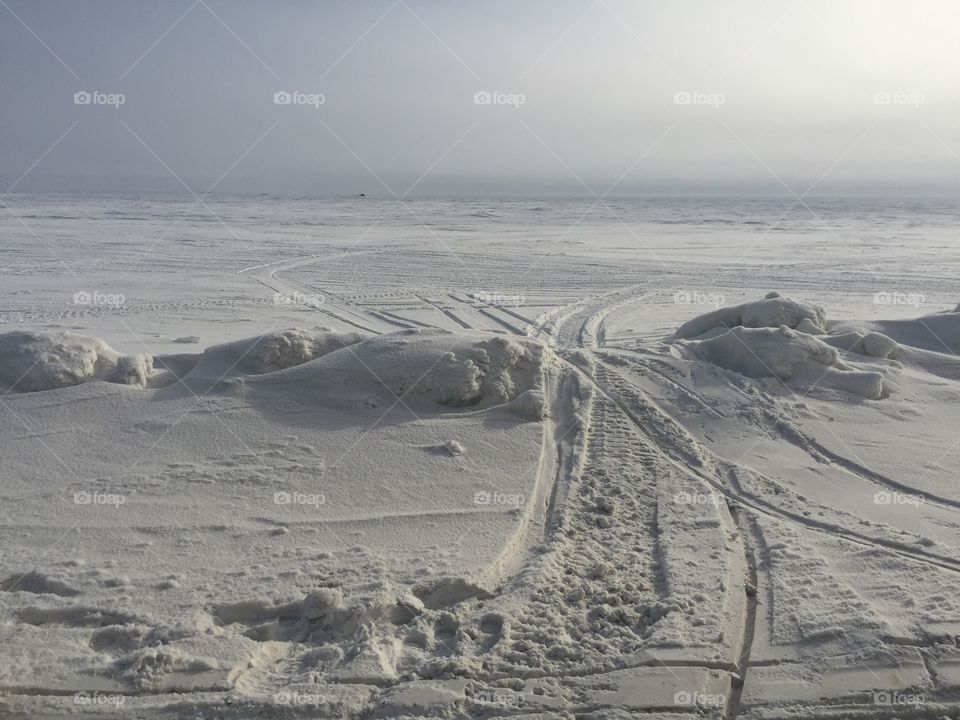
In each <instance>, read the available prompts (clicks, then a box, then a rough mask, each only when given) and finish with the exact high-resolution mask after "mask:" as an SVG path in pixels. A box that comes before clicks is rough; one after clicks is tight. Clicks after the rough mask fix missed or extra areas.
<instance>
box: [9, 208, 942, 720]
mask: <svg viewBox="0 0 960 720" xmlns="http://www.w3.org/2000/svg"><path fill="white" fill-rule="evenodd" d="M5 202H6V203H7V204H8V205H9V208H10V212H8V213H5V214H4V215H3V216H0V233H2V235H0V238H2V239H0V242H2V257H0V282H2V285H0V287H2V298H3V304H2V306H0V321H2V325H0V332H2V333H4V334H3V335H0V393H2V397H0V416H2V417H3V422H2V423H0V449H2V454H0V473H2V476H0V479H2V484H0V499H2V504H0V508H2V509H0V518H2V527H0V547H2V548H3V552H2V554H0V693H2V695H0V703H2V705H0V714H4V715H12V716H14V717H16V716H18V715H19V716H23V717H30V718H61V717H83V716H88V715H89V716H116V717H132V716H139V717H156V718H159V717H169V718H173V717H226V718H230V717H234V718H247V717H364V718H402V717H409V718H423V717H512V718H531V719H532V718H556V717H559V718H563V717H582V718H620V717H628V716H636V715H637V714H641V715H642V716H643V717H650V718H671V719H673V720H682V719H684V718H692V717H716V718H720V717H741V718H832V717H862V718H878V717H879V718H894V717H897V718H900V717H924V718H925V717H931V718H933V717H951V716H954V715H956V714H957V713H958V712H960V648H958V638H960V486H958V484H957V470H958V467H960V463H958V461H957V453H958V452H960V450H957V449H956V445H957V444H958V441H957V438H956V427H957V417H958V407H960V360H958V358H957V356H956V353H957V351H958V350H960V312H955V308H956V305H957V302H958V301H960V287H958V282H957V280H956V278H957V275H958V270H960V253H958V250H957V246H956V240H955V231H954V229H953V228H952V227H951V222H952V218H953V217H955V211H956V208H955V207H953V206H951V205H949V204H946V203H931V202H926V203H921V202H912V203H908V202H893V201H891V202H886V201H849V202H838V201H834V202H832V203H826V202H821V203H819V204H818V203H814V202H810V203H809V204H810V207H809V208H800V209H795V210H794V211H793V212H791V213H788V214H787V215H786V216H785V215H784V213H785V211H786V210H787V209H788V208H789V207H790V205H791V203H790V202H785V201H774V200H757V201H731V200H722V201H720V200H717V201H707V200H659V201H626V200H623V201H613V200H610V201H606V202H607V203H608V205H609V206H607V205H606V204H601V205H596V206H594V203H593V202H592V201H590V202H587V201H556V200H543V201H509V202H507V201H494V200H475V201H439V200H438V201H416V202H410V203H395V202H392V201H387V200H373V199H354V200H329V201H293V200H279V199H276V198H268V197H262V198H208V199H207V200H206V203H207V207H203V206H197V205H194V204H193V203H192V201H189V200H183V201H177V200H173V199H170V198H159V197H147V198H133V197H32V196H23V195H21V196H11V197H8V198H7V199H5ZM591 206H593V207H591ZM771 291H776V292H778V293H779V295H780V296H779V297H777V296H775V295H770V296H769V297H768V293H770V292H771ZM294 328H297V329H295V330H294ZM67 333H70V334H69V335H68V334H67Z"/></svg>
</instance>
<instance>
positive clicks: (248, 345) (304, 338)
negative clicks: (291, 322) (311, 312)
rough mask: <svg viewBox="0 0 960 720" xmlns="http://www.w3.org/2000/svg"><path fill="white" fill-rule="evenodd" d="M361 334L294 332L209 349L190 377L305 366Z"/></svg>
mask: <svg viewBox="0 0 960 720" xmlns="http://www.w3.org/2000/svg"><path fill="white" fill-rule="evenodd" d="M365 337H366V336H365V335H360V334H358V333H335V332H319V331H311V330H303V329H299V328H292V329H289V330H283V331H280V332H272V333H267V334H265V335H259V336H256V337H252V338H245V339H243V340H234V341H232V342H228V343H223V344H222V345H213V346H211V347H209V348H207V349H206V350H205V351H204V352H203V355H202V357H201V358H200V361H199V363H198V364H197V366H196V367H195V368H194V369H193V370H192V372H191V373H190V375H191V376H192V377H194V378H196V377H215V378H221V377H227V376H231V375H262V374H264V373H271V372H276V371H278V370H284V369H286V368H290V367H295V366H297V365H302V364H303V363H305V362H309V361H310V360H315V359H316V358H318V357H321V356H323V355H326V354H327V353H330V352H333V351H335V350H340V349H341V348H344V347H347V346H348V345H353V344H355V343H358V342H360V341H361V340H363V339H364V338H365Z"/></svg>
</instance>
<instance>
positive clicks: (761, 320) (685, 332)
mask: <svg viewBox="0 0 960 720" xmlns="http://www.w3.org/2000/svg"><path fill="white" fill-rule="evenodd" d="M782 325H785V326H787V327H788V328H795V329H797V330H800V331H802V332H806V333H824V332H826V327H827V317H826V313H825V312H824V309H823V308H822V307H820V306H819V305H811V304H808V303H803V302H798V301H796V300H790V299H789V298H782V297H780V295H779V294H778V293H770V294H769V295H767V296H766V297H765V298H764V299H763V300H758V301H756V302H748V303H743V304H741V305H731V306H730V307H724V308H718V309H717V310H714V311H713V312H708V313H705V314H703V315H698V316H697V317H695V318H693V319H692V320H689V321H687V322H685V323H684V324H683V325H681V326H680V327H679V328H677V331H676V332H675V333H674V334H673V338H672V339H674V340H686V339H690V338H695V337H698V336H700V335H703V334H704V333H707V332H709V331H711V330H718V329H722V330H726V329H729V328H733V327H745V328H778V327H780V326H782Z"/></svg>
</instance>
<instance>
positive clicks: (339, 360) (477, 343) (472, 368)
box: [251, 330, 546, 420]
mask: <svg viewBox="0 0 960 720" xmlns="http://www.w3.org/2000/svg"><path fill="white" fill-rule="evenodd" d="M545 352H546V349H545V347H544V346H543V344H542V343H540V342H539V341H537V340H533V339H529V338H516V337H509V338H508V337H505V336H502V335H494V336H491V335H490V333H486V332H464V333H456V334H454V333H449V332H446V331H421V330H409V331H405V332H399V333H393V334H390V335H380V336H376V337H371V338H366V339H364V340H362V341H361V342H356V343H352V344H349V345H346V346H345V347H343V348H341V349H339V350H337V351H333V352H329V353H327V354H325V355H323V356H321V357H319V358H317V359H315V360H313V361H311V362H307V363H304V364H301V365H298V366H297V367H292V368H289V369H286V370H283V371H280V372H273V373H270V374H268V375H264V376H263V377H261V378H255V379H251V383H252V384H253V385H256V387H257V388H258V389H260V390H262V391H263V392H274V390H275V388H274V385H276V384H278V383H282V384H284V385H289V384H295V385H296V386H297V387H298V389H299V393H300V394H299V396H298V399H299V401H301V402H310V401H315V402H317V403H320V404H327V405H330V404H332V405H337V406H347V405H356V404H357V403H364V404H367V405H379V404H383V403H386V404H392V403H394V402H396V401H397V399H398V398H402V399H403V402H404V403H405V404H410V403H412V402H415V401H417V399H423V400H425V401H428V402H431V403H433V404H439V405H445V406H449V407H470V408H485V407H491V406H493V405H499V404H505V403H512V404H511V406H510V408H511V410H512V411H514V413H515V414H516V415H518V416H519V417H522V418H525V419H529V420H539V419H542V418H543V416H544V414H545V410H544V407H543V396H542V388H543V381H542V371H543V366H544V354H545ZM528 393H529V394H528ZM513 401H516V402H513Z"/></svg>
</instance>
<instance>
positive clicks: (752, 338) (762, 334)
mask: <svg viewBox="0 0 960 720" xmlns="http://www.w3.org/2000/svg"><path fill="white" fill-rule="evenodd" d="M683 347H684V348H686V349H688V350H689V351H690V352H692V353H693V354H694V355H695V356H696V357H698V358H699V359H701V360H706V361H707V362H710V363H713V364H714V365H719V366H720V367H722V368H725V369H727V370H732V371H733V372H736V373H740V374H741V375H745V376H746V377H751V378H764V377H775V378H778V379H779V380H794V381H796V382H798V383H800V384H803V385H811V386H813V385H816V386H820V387H824V388H829V389H836V390H843V391H845V392H849V393H852V394H854V395H859V396H861V397H865V398H870V399H879V398H881V397H883V395H884V388H883V376H882V375H881V374H880V373H876V372H863V371H858V370H852V369H849V368H847V366H845V365H843V364H842V363H841V362H840V360H839V353H838V352H837V350H836V349H835V348H833V347H831V346H830V345H828V344H827V343H825V342H823V341H822V340H820V339H818V338H815V337H813V336H812V335H807V334H806V333H802V332H797V331H796V330H792V329H791V328H789V327H787V326H786V325H783V326H781V327H780V328H777V329H774V328H747V327H733V328H731V329H730V330H728V331H727V332H725V333H723V334H720V335H715V336H713V337H709V338H707V339H705V340H692V341H688V342H686V343H684V344H683Z"/></svg>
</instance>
